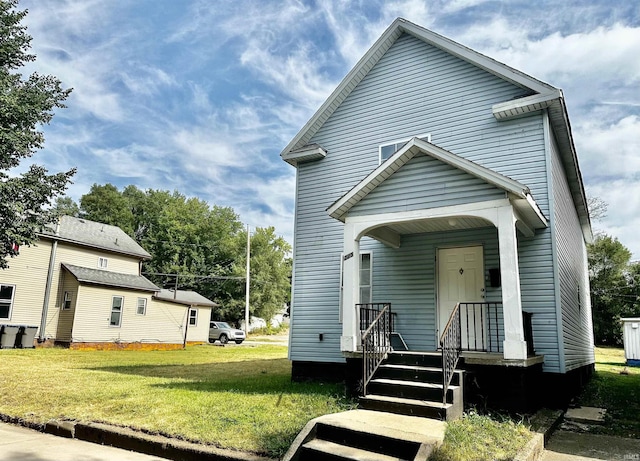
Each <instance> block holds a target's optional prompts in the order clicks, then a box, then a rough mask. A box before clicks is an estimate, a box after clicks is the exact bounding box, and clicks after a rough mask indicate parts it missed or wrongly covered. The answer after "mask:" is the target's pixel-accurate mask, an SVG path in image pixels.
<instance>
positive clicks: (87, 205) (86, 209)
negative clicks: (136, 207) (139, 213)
mask: <svg viewBox="0 0 640 461" xmlns="http://www.w3.org/2000/svg"><path fill="white" fill-rule="evenodd" d="M80 216H81V217H82V218H86V219H89V220H91V221H97V222H101V223H105V224H110V225H112V226H118V227H120V229H122V230H123V231H125V232H126V233H127V234H129V235H132V234H133V213H132V212H131V208H130V205H129V203H128V201H127V199H126V198H125V197H123V196H122V194H121V193H120V191H119V190H118V188H117V187H116V186H114V185H113V184H105V185H104V186H100V185H98V184H94V185H93V186H91V190H90V191H89V193H88V194H85V195H83V196H82V197H81V198H80Z"/></svg>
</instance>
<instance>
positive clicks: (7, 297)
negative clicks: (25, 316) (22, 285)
mask: <svg viewBox="0 0 640 461" xmlns="http://www.w3.org/2000/svg"><path fill="white" fill-rule="evenodd" d="M15 291H16V287H15V285H0V319H10V318H11V308H12V307H13V295H14V293H15Z"/></svg>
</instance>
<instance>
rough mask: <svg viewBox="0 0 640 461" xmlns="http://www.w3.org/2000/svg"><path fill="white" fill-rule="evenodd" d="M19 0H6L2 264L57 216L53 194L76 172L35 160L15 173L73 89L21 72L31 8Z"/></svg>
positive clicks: (1, 86) (0, 2)
mask: <svg viewBox="0 0 640 461" xmlns="http://www.w3.org/2000/svg"><path fill="white" fill-rule="evenodd" d="M17 5H18V2H17V0H0V268H3V269H4V268H6V267H8V261H7V258H6V257H7V256H12V257H13V256H16V255H17V254H18V248H19V246H20V245H29V244H31V243H33V242H34V241H35V240H36V239H37V233H38V232H39V231H41V230H42V228H43V227H44V226H45V225H46V224H48V223H50V222H52V221H53V219H54V216H55V209H53V208H50V207H49V206H50V205H52V204H53V203H52V202H53V200H54V199H55V197H57V196H58V195H61V194H62V193H63V192H64V191H65V190H66V188H67V185H68V184H69V182H70V180H71V177H72V176H73V174H74V173H75V169H72V170H70V171H68V172H66V173H57V174H49V173H48V171H47V170H46V169H45V168H43V167H42V166H38V165H31V166H30V167H29V169H28V171H27V172H25V173H22V174H20V175H19V176H11V175H10V172H11V170H12V169H14V168H16V167H18V166H19V165H20V162H21V161H22V160H24V159H26V158H29V157H31V156H32V155H33V154H34V153H35V152H36V151H37V150H38V149H41V148H42V147H43V145H44V134H43V133H42V132H41V131H38V129H37V128H38V126H40V125H43V124H48V123H49V122H50V121H51V119H52V118H53V115H54V113H53V110H54V109H55V108H63V107H65V106H64V104H63V101H64V100H65V99H66V98H67V97H68V96H69V93H70V92H71V90H70V89H66V90H65V89H63V88H62V85H61V82H60V81H59V80H58V79H57V78H55V77H53V76H49V75H39V74H37V73H33V74H31V75H30V76H29V77H28V78H27V79H23V77H22V74H20V73H19V72H16V70H17V69H19V68H20V67H22V66H23V65H24V64H25V63H26V62H29V61H34V60H35V55H32V54H29V49H30V45H31V36H29V35H28V34H27V32H26V27H25V26H21V25H20V22H21V21H22V19H23V18H24V17H25V16H26V14H27V12H26V11H16V10H15V8H16V7H17Z"/></svg>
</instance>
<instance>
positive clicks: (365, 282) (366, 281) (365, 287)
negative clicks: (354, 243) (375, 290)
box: [338, 253, 373, 323]
mask: <svg viewBox="0 0 640 461" xmlns="http://www.w3.org/2000/svg"><path fill="white" fill-rule="evenodd" d="M340 260H341V261H342V263H341V264H340V299H339V303H340V304H339V308H340V310H339V314H338V317H339V318H338V321H339V322H340V323H342V293H343V290H344V255H343V254H341V255H340ZM372 266H373V265H372V261H371V253H360V303H362V304H367V303H370V302H371V299H372V298H371V268H372Z"/></svg>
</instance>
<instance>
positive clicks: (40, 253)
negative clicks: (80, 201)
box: [0, 216, 216, 348]
mask: <svg viewBox="0 0 640 461" xmlns="http://www.w3.org/2000/svg"><path fill="white" fill-rule="evenodd" d="M150 257H151V255H149V253H147V252H146V251H145V250H144V249H143V248H142V247H140V245H138V244H137V243H136V242H135V241H134V240H133V239H132V238H131V237H129V236H128V235H127V234H126V233H125V232H124V231H122V229H120V228H119V227H116V226H110V225H107V224H102V223H98V222H94V221H89V220H86V219H79V218H73V217H69V216H63V217H61V218H60V221H59V224H58V225H57V226H55V229H54V228H51V229H50V230H47V231H45V232H43V233H42V234H41V235H40V239H39V240H38V242H37V243H35V244H34V245H31V246H28V247H23V248H20V254H19V255H18V256H17V257H15V258H12V259H10V260H9V268H8V269H5V270H0V286H1V293H2V296H3V297H4V298H6V299H4V300H0V325H3V324H4V325H24V326H34V327H38V330H37V333H36V336H37V338H38V342H39V343H44V342H55V343H66V344H69V345H70V347H73V348H82V347H91V348H96V347H99V348H110V347H113V348H124V347H129V348H174V347H181V346H182V344H183V343H184V341H185V332H186V333H187V337H186V341H188V342H206V341H207V339H208V324H209V317H210V312H211V308H212V307H213V306H216V304H215V303H213V302H212V301H209V300H208V299H206V298H204V297H202V296H200V295H198V294H197V293H194V292H185V291H180V290H179V291H178V293H177V294H176V296H175V297H174V295H173V292H171V293H169V292H168V291H167V290H160V288H159V287H157V286H156V285H154V284H153V283H151V281H149V280H148V279H147V278H146V277H144V276H142V275H141V273H140V271H141V266H142V262H143V261H144V260H147V259H150Z"/></svg>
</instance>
